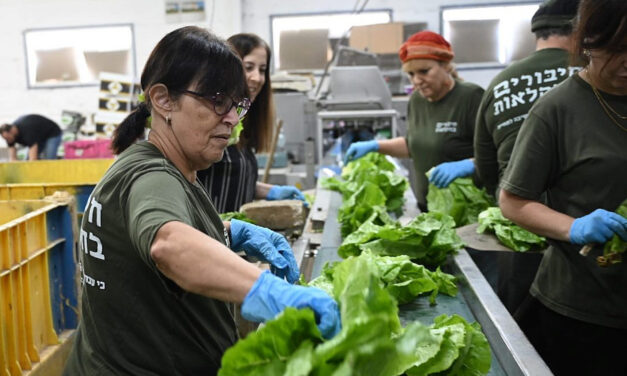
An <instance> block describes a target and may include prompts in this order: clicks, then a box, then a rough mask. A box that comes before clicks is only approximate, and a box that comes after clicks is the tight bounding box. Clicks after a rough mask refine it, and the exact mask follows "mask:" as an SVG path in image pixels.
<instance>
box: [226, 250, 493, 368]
mask: <svg viewBox="0 0 627 376" xmlns="http://www.w3.org/2000/svg"><path fill="white" fill-rule="evenodd" d="M383 269H384V270H385V268H383ZM329 273H331V283H332V288H331V291H332V292H333V296H334V297H335V299H336V300H337V301H338V303H339V306H340V311H341V315H342V330H341V331H340V333H339V334H338V335H337V336H335V337H334V338H333V339H331V340H328V341H324V340H323V339H322V337H321V336H320V333H319V331H318V329H317V327H316V323H315V317H314V314H313V312H312V311H311V310H309V309H303V310H296V309H293V308H288V309H286V310H285V311H284V312H283V313H282V314H281V315H280V316H278V317H277V318H276V319H274V320H272V321H270V322H268V323H267V324H266V325H265V326H264V327H263V328H261V329H260V330H258V331H257V332H255V333H251V334H249V335H248V337H246V338H245V339H244V340H240V341H239V342H238V343H237V344H236V345H235V346H233V347H232V348H230V349H229V350H227V351H226V353H225V354H224V357H223V358H222V369H221V370H220V371H219V373H218V375H219V376H231V375H233V376H247V375H290V376H296V375H298V376H306V375H312V376H323V375H324V376H327V375H331V376H350V375H355V376H357V375H368V376H387V375H389V376H394V375H401V374H407V375H410V376H414V375H431V374H439V373H442V374H447V375H485V374H487V372H488V371H489V369H490V362H491V355H490V347H489V345H488V342H487V340H486V338H485V336H484V335H483V333H482V332H481V328H480V326H479V325H478V324H477V323H473V324H469V323H467V322H466V321H465V320H464V319H463V318H462V317H460V316H457V315H453V316H446V315H442V316H439V317H437V318H436V319H435V320H434V323H433V324H432V325H430V326H426V325H424V324H422V323H420V322H417V321H416V322H412V323H411V324H409V325H408V326H407V327H405V328H402V327H401V325H400V320H399V317H398V307H397V302H396V299H395V298H394V297H393V296H392V295H391V294H390V292H389V291H388V289H386V288H384V287H383V286H382V284H381V281H382V280H383V279H384V278H383V277H382V276H381V271H380V268H379V266H377V264H376V263H375V261H374V258H372V257H353V258H350V259H348V260H345V261H343V262H342V263H341V264H340V265H337V266H335V267H334V268H332V270H331V271H329Z"/></svg>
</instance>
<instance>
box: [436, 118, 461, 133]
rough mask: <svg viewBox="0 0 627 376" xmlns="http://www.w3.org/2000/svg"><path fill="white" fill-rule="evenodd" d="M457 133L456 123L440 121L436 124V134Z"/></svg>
mask: <svg viewBox="0 0 627 376" xmlns="http://www.w3.org/2000/svg"><path fill="white" fill-rule="evenodd" d="M455 132H457V122H456V121H438V122H437V123H435V133H455Z"/></svg>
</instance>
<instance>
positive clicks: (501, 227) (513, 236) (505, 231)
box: [477, 207, 546, 252]
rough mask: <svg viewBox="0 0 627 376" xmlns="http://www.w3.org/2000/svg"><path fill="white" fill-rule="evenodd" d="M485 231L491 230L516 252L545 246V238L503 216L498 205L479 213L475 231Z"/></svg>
mask: <svg viewBox="0 0 627 376" xmlns="http://www.w3.org/2000/svg"><path fill="white" fill-rule="evenodd" d="M485 231H491V232H493V233H494V234H495V235H496V237H497V238H498V239H499V241H500V242H501V243H503V244H504V245H505V246H506V247H508V248H510V249H512V250H514V251H517V252H526V251H528V250H530V249H542V248H544V247H546V238H544V237H542V236H539V235H536V234H534V233H532V232H530V231H527V230H525V229H524V228H522V227H520V226H518V225H516V224H514V222H512V221H510V220H509V219H507V218H505V217H504V216H503V213H502V212H501V209H500V208H499V207H492V208H488V209H486V210H484V211H483V212H481V213H480V214H479V227H477V233H479V234H482V233H484V232H485Z"/></svg>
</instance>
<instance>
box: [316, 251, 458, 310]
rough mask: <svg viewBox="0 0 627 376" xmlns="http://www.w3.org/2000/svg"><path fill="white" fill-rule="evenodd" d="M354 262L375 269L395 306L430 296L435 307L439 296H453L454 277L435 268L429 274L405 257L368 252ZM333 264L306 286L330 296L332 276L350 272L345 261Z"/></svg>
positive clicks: (455, 289) (331, 292)
mask: <svg viewBox="0 0 627 376" xmlns="http://www.w3.org/2000/svg"><path fill="white" fill-rule="evenodd" d="M356 257H357V258H362V259H367V260H368V262H369V263H370V264H374V265H375V266H376V267H377V270H378V275H379V277H380V280H379V283H380V285H381V287H383V288H385V289H386V290H387V291H388V292H389V293H390V294H391V295H392V296H393V297H394V298H396V300H397V301H398V303H399V304H404V303H409V302H411V301H412V300H414V299H415V298H416V297H417V296H418V295H422V294H426V293H431V296H430V298H429V301H430V303H431V304H432V305H433V304H435V298H436V296H437V295H438V293H439V292H443V293H444V294H447V295H449V296H455V295H457V285H455V277H454V276H452V275H450V274H447V273H444V272H442V271H441V270H440V268H439V267H438V268H437V269H436V270H435V271H433V272H432V271H430V270H429V269H427V268H426V267H424V266H423V265H418V264H415V263H413V262H412V261H411V260H410V259H409V256H405V255H403V256H396V257H390V256H378V255H375V254H373V253H372V252H370V251H364V252H362V253H361V254H360V255H359V256H356ZM352 258H354V257H353V256H351V257H349V258H348V259H346V260H344V261H339V262H335V263H333V264H328V263H327V264H325V265H324V267H323V268H322V272H321V273H320V276H319V277H317V278H316V279H314V280H312V281H311V282H309V283H308V286H314V287H318V288H320V289H322V290H325V291H326V292H328V293H329V294H330V295H333V278H334V275H335V274H338V275H341V274H345V273H350V272H352V270H351V268H350V267H348V268H347V267H346V266H345V265H350V263H347V260H351V259H352Z"/></svg>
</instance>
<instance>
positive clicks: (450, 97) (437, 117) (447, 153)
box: [344, 31, 483, 211]
mask: <svg viewBox="0 0 627 376" xmlns="http://www.w3.org/2000/svg"><path fill="white" fill-rule="evenodd" d="M399 56H400V59H401V61H402V63H403V71H404V72H406V73H407V74H408V75H409V78H410V80H411V82H412V84H413V86H414V93H413V94H412V95H411V97H410V99H409V107H408V110H407V137H397V138H393V139H390V140H370V141H359V142H354V143H352V144H351V145H350V147H349V148H348V150H347V151H346V154H345V156H344V163H348V162H349V161H351V160H354V159H357V158H361V157H362V156H364V155H366V154H367V153H369V152H375V151H378V152H379V153H383V154H387V155H391V156H393V157H397V158H408V157H410V158H412V160H413V163H414V168H415V171H416V175H417V179H418V183H417V192H416V199H417V201H418V207H419V208H420V210H422V211H426V210H427V202H426V197H427V190H428V188H429V181H431V182H432V183H433V184H435V185H436V186H438V187H447V186H448V185H449V184H450V183H451V182H452V181H453V180H454V179H456V178H458V177H462V176H468V175H472V173H473V171H474V163H473V161H472V159H471V158H472V156H473V146H472V143H473V135H474V127H475V119H476V115H477V109H478V108H479V102H480V101H481V95H482V94H483V89H482V88H481V87H479V86H477V85H475V84H472V83H469V82H462V81H459V80H456V79H454V78H453V76H452V75H451V72H452V65H451V60H452V59H453V56H454V53H453V50H452V49H451V45H450V44H449V43H448V42H447V41H446V40H445V39H444V38H443V37H442V36H441V35H439V34H436V33H434V32H431V31H421V32H419V33H416V34H414V35H412V36H411V37H409V39H407V41H406V42H405V43H404V44H403V45H402V46H401V48H400V51H399ZM434 166H436V167H435V169H434V171H433V172H432V173H431V176H430V178H429V181H427V177H426V176H425V173H426V172H427V171H428V170H429V169H430V168H432V167H434Z"/></svg>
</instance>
